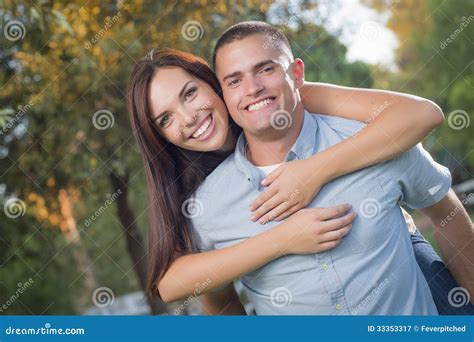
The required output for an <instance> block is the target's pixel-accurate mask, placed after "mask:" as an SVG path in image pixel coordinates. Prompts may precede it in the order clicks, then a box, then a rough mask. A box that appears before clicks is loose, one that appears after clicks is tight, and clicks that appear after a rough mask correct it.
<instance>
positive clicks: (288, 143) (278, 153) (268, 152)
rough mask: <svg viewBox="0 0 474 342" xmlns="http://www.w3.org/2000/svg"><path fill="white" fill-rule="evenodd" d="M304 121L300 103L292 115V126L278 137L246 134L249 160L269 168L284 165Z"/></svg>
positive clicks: (282, 131)
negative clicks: (269, 166)
mask: <svg viewBox="0 0 474 342" xmlns="http://www.w3.org/2000/svg"><path fill="white" fill-rule="evenodd" d="M303 121H304V107H303V104H302V103H299V104H298V106H297V107H296V109H295V111H294V112H293V115H292V124H291V125H290V127H288V128H287V129H284V130H281V131H279V132H276V133H278V135H274V136H272V135H270V134H268V135H266V134H261V135H259V136H256V135H251V134H247V133H246V132H244V134H245V138H246V140H247V146H248V149H247V158H248V160H249V161H250V162H251V163H252V164H253V165H255V166H268V165H275V164H279V163H282V162H283V161H284V159H285V156H286V154H287V153H288V152H289V151H290V149H291V147H292V146H293V145H294V144H295V142H296V140H297V139H298V136H299V135H300V133H301V129H302V127H303Z"/></svg>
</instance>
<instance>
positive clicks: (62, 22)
mask: <svg viewBox="0 0 474 342" xmlns="http://www.w3.org/2000/svg"><path fill="white" fill-rule="evenodd" d="M51 13H53V16H54V19H55V21H56V23H57V24H59V26H61V27H62V28H64V29H66V30H67V31H68V32H69V33H70V34H71V35H74V30H73V29H72V27H71V25H69V22H68V21H67V18H66V16H65V15H64V14H62V13H61V12H59V11H57V10H54V9H53V10H52V11H51Z"/></svg>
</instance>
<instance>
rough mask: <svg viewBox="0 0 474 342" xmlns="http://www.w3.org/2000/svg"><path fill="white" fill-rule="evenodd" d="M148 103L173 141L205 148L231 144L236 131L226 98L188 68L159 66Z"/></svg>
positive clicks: (216, 148)
mask: <svg viewBox="0 0 474 342" xmlns="http://www.w3.org/2000/svg"><path fill="white" fill-rule="evenodd" d="M148 105H149V106H150V111H151V113H152V114H151V115H152V120H153V122H154V123H155V125H156V127H157V128H158V130H159V131H160V133H161V134H162V135H163V136H164V137H165V139H166V140H168V141H169V142H170V143H172V144H174V145H176V146H179V147H181V148H184V149H187V150H192V151H202V152H209V151H217V150H226V149H228V148H229V144H230V140H232V135H231V134H230V130H229V114H228V112H227V108H226V106H225V104H224V101H223V100H222V99H221V98H220V97H219V96H218V95H217V94H216V92H215V91H214V90H213V89H212V87H211V86H210V85H209V84H207V83H206V82H204V81H202V80H201V79H199V78H197V77H193V76H192V75H190V74H189V73H188V72H186V71H185V70H184V69H182V68H179V67H163V68H160V69H158V70H157V71H156V72H155V74H154V75H153V77H152V79H151V82H150V85H149V87H148Z"/></svg>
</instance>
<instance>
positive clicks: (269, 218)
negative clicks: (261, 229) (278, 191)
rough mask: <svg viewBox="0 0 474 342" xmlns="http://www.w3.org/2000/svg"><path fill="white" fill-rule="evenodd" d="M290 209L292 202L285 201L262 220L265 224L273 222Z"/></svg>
mask: <svg viewBox="0 0 474 342" xmlns="http://www.w3.org/2000/svg"><path fill="white" fill-rule="evenodd" d="M289 207H290V202H288V201H284V202H282V203H280V204H279V205H277V206H276V207H275V208H273V209H272V210H271V211H270V212H268V213H267V214H265V215H263V216H262V218H261V219H260V220H261V221H263V222H268V221H272V220H274V219H275V218H276V217H277V216H279V215H280V214H281V213H283V212H285V211H286V210H287V209H288V208H289Z"/></svg>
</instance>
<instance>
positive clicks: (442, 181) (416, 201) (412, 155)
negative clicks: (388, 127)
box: [398, 143, 451, 209]
mask: <svg viewBox="0 0 474 342" xmlns="http://www.w3.org/2000/svg"><path fill="white" fill-rule="evenodd" d="M399 159H400V160H399V162H398V166H399V168H398V170H399V172H398V177H399V179H398V182H399V184H400V186H401V199H400V201H401V202H402V203H405V204H407V205H408V206H409V207H411V208H413V209H421V208H426V207H430V206H432V205H434V204H435V203H437V202H439V201H440V200H441V199H442V198H443V197H444V196H446V194H447V193H448V191H449V189H450V188H451V173H450V172H449V169H448V168H447V167H445V166H443V165H441V164H438V163H437V162H435V161H434V160H433V158H432V157H431V155H430V154H429V153H428V152H427V151H426V150H425V149H424V148H423V146H422V145H421V143H420V144H418V145H417V146H415V147H413V148H412V149H410V150H409V151H407V152H405V153H404V154H403V155H402V156H401V157H399Z"/></svg>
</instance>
